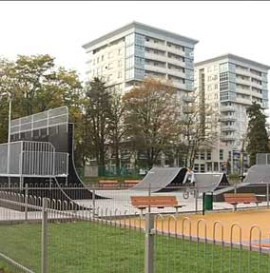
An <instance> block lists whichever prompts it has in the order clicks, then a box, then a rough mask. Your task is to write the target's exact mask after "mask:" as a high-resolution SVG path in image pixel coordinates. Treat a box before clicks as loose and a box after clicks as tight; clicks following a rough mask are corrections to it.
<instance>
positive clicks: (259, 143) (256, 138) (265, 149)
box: [247, 102, 269, 166]
mask: <svg viewBox="0 0 270 273" xmlns="http://www.w3.org/2000/svg"><path fill="white" fill-rule="evenodd" d="M247 114H248V117H249V122H248V130H247V141H248V144H247V152H248V153H249V156H250V165H251V166H252V165H254V164H256V154H257V153H269V146H268V135H267V131H266V116H265V115H264V114H263V112H262V108H261V106H260V105H259V104H257V103H256V102H253V103H252V105H251V106H250V107H249V108H248V109H247Z"/></svg>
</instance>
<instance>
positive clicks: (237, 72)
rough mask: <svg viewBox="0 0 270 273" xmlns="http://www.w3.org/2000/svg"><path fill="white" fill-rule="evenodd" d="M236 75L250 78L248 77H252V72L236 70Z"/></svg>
mask: <svg viewBox="0 0 270 273" xmlns="http://www.w3.org/2000/svg"><path fill="white" fill-rule="evenodd" d="M235 73H236V74H239V75H243V76H248V77H250V72H249V70H245V69H240V68H236V69H235Z"/></svg>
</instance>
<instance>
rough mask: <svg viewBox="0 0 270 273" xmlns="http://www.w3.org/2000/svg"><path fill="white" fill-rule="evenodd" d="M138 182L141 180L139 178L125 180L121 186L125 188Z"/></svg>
mask: <svg viewBox="0 0 270 273" xmlns="http://www.w3.org/2000/svg"><path fill="white" fill-rule="evenodd" d="M140 182H141V180H125V181H124V183H123V186H124V187H125V188H130V187H133V186H135V185H137V184H138V183H140Z"/></svg>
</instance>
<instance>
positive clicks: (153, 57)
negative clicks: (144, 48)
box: [144, 52, 186, 68]
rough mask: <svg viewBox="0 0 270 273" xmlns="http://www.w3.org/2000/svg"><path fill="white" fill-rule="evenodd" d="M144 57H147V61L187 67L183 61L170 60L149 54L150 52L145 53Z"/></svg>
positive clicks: (166, 57)
mask: <svg viewBox="0 0 270 273" xmlns="http://www.w3.org/2000/svg"><path fill="white" fill-rule="evenodd" d="M144 56H145V59H151V60H153V61H160V62H164V63H171V64H175V65H178V66H181V67H183V68H185V67H186V63H185V62H183V61H182V60H177V59H174V58H169V57H168V56H163V55H158V54H154V53H149V52H145V55H144Z"/></svg>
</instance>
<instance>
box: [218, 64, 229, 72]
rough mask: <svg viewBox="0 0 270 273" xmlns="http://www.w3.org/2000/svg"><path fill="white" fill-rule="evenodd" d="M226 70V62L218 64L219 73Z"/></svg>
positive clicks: (227, 67)
mask: <svg viewBox="0 0 270 273" xmlns="http://www.w3.org/2000/svg"><path fill="white" fill-rule="evenodd" d="M228 70H229V66H228V63H223V64H220V65H219V71H220V73H222V72H226V71H228Z"/></svg>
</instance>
